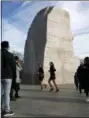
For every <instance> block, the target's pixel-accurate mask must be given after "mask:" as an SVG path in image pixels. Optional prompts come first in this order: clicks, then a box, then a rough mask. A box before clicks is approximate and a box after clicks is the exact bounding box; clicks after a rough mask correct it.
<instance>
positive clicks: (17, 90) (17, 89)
mask: <svg viewBox="0 0 89 118" xmlns="http://www.w3.org/2000/svg"><path fill="white" fill-rule="evenodd" d="M19 90H20V84H19V83H16V88H15V98H20V96H19Z"/></svg>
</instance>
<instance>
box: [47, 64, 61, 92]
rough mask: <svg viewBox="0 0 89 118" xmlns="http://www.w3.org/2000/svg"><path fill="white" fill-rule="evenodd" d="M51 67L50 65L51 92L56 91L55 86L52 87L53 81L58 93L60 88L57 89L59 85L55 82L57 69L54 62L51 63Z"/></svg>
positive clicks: (49, 81)
mask: <svg viewBox="0 0 89 118" xmlns="http://www.w3.org/2000/svg"><path fill="white" fill-rule="evenodd" d="M49 65H50V69H49V72H50V78H49V80H48V83H49V86H50V87H51V89H50V91H53V90H54V88H53V86H52V84H51V81H52V82H53V84H54V86H55V88H56V92H58V91H59V88H58V87H57V84H56V82H55V79H56V76H55V71H56V69H55V67H54V64H53V62H50V64H49Z"/></svg>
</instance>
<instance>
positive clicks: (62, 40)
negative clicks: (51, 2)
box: [23, 7, 79, 84]
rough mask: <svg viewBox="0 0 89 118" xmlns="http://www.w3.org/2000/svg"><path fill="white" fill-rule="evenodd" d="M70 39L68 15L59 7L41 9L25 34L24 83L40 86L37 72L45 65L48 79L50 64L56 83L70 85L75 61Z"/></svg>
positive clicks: (71, 37)
mask: <svg viewBox="0 0 89 118" xmlns="http://www.w3.org/2000/svg"><path fill="white" fill-rule="evenodd" d="M72 40H73V36H72V33H71V30H70V18H69V14H68V12H66V11H65V10H62V9H60V8H58V7H48V8H45V9H43V10H41V11H40V12H39V13H38V14H37V16H36V17H35V19H34V20H33V22H32V25H31V27H30V29H29V31H28V36H27V40H26V44H25V55H24V57H25V58H24V78H23V83H24V84H39V81H38V78H37V69H38V67H39V65H40V64H42V65H43V66H44V70H45V80H44V83H47V81H48V78H49V73H48V69H49V62H50V61H53V62H54V64H55V67H56V70H57V71H56V75H57V80H56V81H57V83H58V84H65V83H73V76H74V72H75V70H76V68H77V66H78V64H79V63H78V60H77V59H76V58H75V57H74V56H73V49H72Z"/></svg>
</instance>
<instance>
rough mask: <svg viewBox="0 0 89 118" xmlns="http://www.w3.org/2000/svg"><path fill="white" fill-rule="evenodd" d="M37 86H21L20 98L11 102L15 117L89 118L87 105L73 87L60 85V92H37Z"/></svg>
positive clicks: (83, 96) (82, 96) (83, 97)
mask: <svg viewBox="0 0 89 118" xmlns="http://www.w3.org/2000/svg"><path fill="white" fill-rule="evenodd" d="M39 89H40V87H39V86H21V91H20V95H21V98H20V99H19V100H17V101H16V102H12V103H11V106H12V109H13V111H14V112H15V115H14V116H13V117H14V118H15V117H21V118H22V117H25V118H26V117H42V116H44V117H46V116H47V117H57V116H58V117H89V104H88V103H86V102H85V101H84V100H85V95H84V94H82V95H80V94H79V93H78V92H77V91H76V90H75V88H74V86H73V85H60V92H58V93H55V92H48V90H49V88H48V89H45V90H44V91H40V90H39Z"/></svg>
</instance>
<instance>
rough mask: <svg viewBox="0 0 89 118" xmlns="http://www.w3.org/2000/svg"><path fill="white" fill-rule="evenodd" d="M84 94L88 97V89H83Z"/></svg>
mask: <svg viewBox="0 0 89 118" xmlns="http://www.w3.org/2000/svg"><path fill="white" fill-rule="evenodd" d="M85 94H86V97H88V96H89V91H88V89H85Z"/></svg>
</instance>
